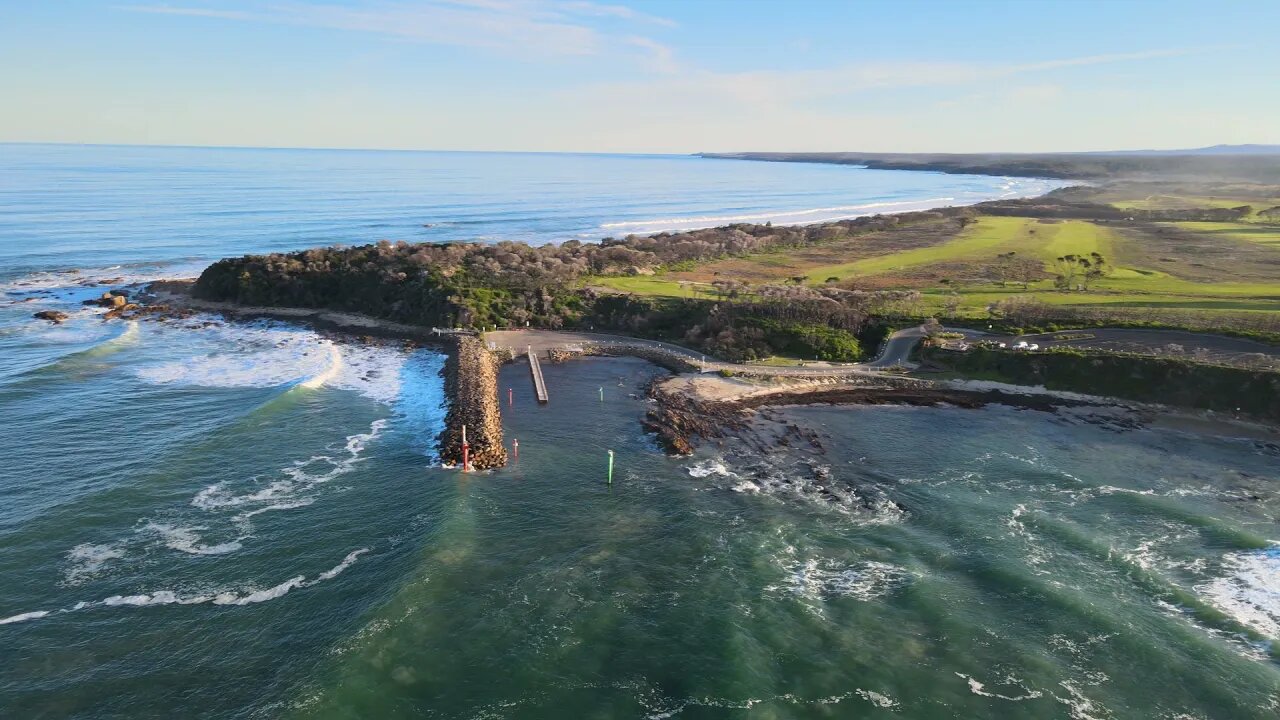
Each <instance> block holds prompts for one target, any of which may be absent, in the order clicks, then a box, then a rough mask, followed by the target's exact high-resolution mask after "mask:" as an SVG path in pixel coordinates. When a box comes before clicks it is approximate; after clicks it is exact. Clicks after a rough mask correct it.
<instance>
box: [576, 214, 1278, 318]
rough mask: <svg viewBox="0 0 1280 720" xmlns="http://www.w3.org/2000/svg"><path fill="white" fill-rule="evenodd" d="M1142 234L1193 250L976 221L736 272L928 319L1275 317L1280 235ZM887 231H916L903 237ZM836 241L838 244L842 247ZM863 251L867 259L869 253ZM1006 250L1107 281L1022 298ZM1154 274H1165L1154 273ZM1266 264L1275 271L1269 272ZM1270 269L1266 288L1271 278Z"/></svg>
mask: <svg viewBox="0 0 1280 720" xmlns="http://www.w3.org/2000/svg"><path fill="white" fill-rule="evenodd" d="M1128 203H1129V205H1130V206H1131V207H1147V206H1151V207H1167V206H1169V203H1178V204H1179V206H1183V205H1181V204H1182V203H1185V204H1186V205H1185V206H1188V207H1195V206H1196V205H1193V204H1192V203H1199V205H1198V206H1200V207H1205V206H1213V207H1235V206H1238V205H1240V204H1245V203H1242V202H1240V201H1239V200H1236V199H1223V198H1198V197H1197V198H1192V197H1186V198H1172V199H1171V198H1168V197H1166V196H1161V197H1160V198H1157V199H1146V200H1143V199H1136V200H1130V201H1128ZM1114 204H1117V205H1121V204H1122V203H1120V202H1117V203H1114ZM1254 204H1255V205H1256V206H1257V205H1258V204H1257V203H1256V202H1255V203H1254ZM1148 227H1150V228H1156V229H1158V228H1159V227H1176V228H1177V229H1178V230H1180V231H1183V232H1184V233H1192V234H1194V235H1193V236H1192V237H1193V238H1194V239H1196V240H1197V241H1198V242H1199V244H1195V243H1188V242H1187V241H1186V238H1187V237H1188V236H1187V235H1176V236H1173V237H1172V238H1169V237H1164V236H1155V235H1151V234H1150V232H1151V231H1149V230H1148V231H1141V232H1134V231H1133V230H1132V229H1131V228H1130V229H1125V228H1128V226H1123V225H1122V226H1112V225H1108V224H1106V223H1095V222H1091V221H1087V220H1041V219H1036V218H1024V217H1003V216H981V217H979V218H978V220H977V222H975V223H973V224H971V225H969V226H968V227H965V228H964V230H963V231H960V232H959V233H955V234H947V235H942V236H941V237H942V238H944V239H942V240H941V241H939V242H937V243H936V244H932V245H927V246H924V247H919V242H918V241H917V242H916V243H915V245H916V246H914V247H912V246H911V245H910V244H907V246H906V248H905V249H897V250H895V249H892V244H890V245H889V246H888V247H889V248H890V249H889V250H888V251H887V252H884V253H882V254H878V255H873V256H871V257H860V258H858V259H854V260H851V261H849V262H843V263H831V264H822V263H821V260H824V259H831V258H838V257H839V254H840V251H839V250H838V249H837V250H831V249H828V250H824V251H823V253H821V254H817V253H813V252H812V251H797V252H795V253H791V252H778V253H768V254H761V255H755V256H748V257H743V258H737V259H735V260H733V261H732V263H733V265H732V267H733V268H734V269H736V270H737V271H738V272H741V271H742V270H744V269H747V270H751V271H753V272H752V273H750V275H751V276H757V277H765V278H774V279H772V280H767V281H768V282H778V283H781V282H783V280H784V279H786V278H789V277H791V276H794V275H799V274H803V275H805V276H806V277H807V278H808V283H809V284H810V285H821V284H823V283H825V282H826V281H827V279H829V278H838V279H839V281H840V282H841V283H846V282H850V283H853V284H854V285H855V286H857V287H868V288H902V289H916V290H919V291H920V292H921V293H922V301H921V304H922V305H923V306H924V308H925V309H926V310H928V311H936V310H939V309H942V308H943V307H945V306H946V305H948V304H954V303H956V302H957V301H958V306H957V311H958V313H959V314H962V315H968V316H971V317H979V316H985V314H986V312H987V308H988V307H989V306H990V305H992V304H994V303H997V302H999V301H1001V300H1007V299H1009V298H1012V297H1015V296H1031V297H1034V298H1035V299H1036V300H1038V301H1040V302H1044V303H1049V304H1053V305H1072V306H1079V307H1116V308H1141V307H1154V308H1166V309H1178V310H1192V311H1203V312H1242V311H1247V312H1280V226H1276V225H1274V224H1272V225H1268V224H1263V223H1260V222H1242V223H1208V222H1178V223H1159V224H1151V225H1150V226H1148ZM1121 230H1123V232H1121ZM893 232H902V233H909V232H912V230H911V229H910V228H902V229H898V230H894V231H893ZM1144 232H1146V233H1147V234H1143V233H1144ZM1219 239H1220V241H1221V242H1220V243H1219ZM842 242H843V243H846V244H840V243H842ZM856 242H858V241H857V240H856V239H855V240H854V241H837V242H836V243H835V244H833V245H831V246H830V247H831V248H844V247H848V248H850V249H851V250H850V251H851V252H856V251H859V247H858V246H857V245H856V244H849V243H856ZM1153 243H1154V244H1153ZM1206 243H1208V244H1209V245H1210V246H1211V248H1212V249H1221V250H1222V251H1223V252H1225V253H1227V254H1228V258H1229V261H1230V262H1237V263H1242V264H1240V265H1239V267H1240V268H1241V275H1239V276H1234V277H1237V278H1247V281H1246V280H1245V279H1232V278H1233V275H1232V273H1231V271H1230V267H1231V266H1229V265H1228V266H1227V267H1228V270H1227V271H1226V272H1224V271H1223V270H1222V267H1223V266H1222V265H1221V258H1218V260H1217V262H1218V265H1216V266H1215V268H1216V272H1217V274H1216V275H1215V274H1213V273H1212V272H1210V271H1209V268H1208V266H1206V265H1204V264H1203V263H1204V262H1206V261H1207V260H1206V259H1205V257H1204V252H1205V250H1204V248H1205V244H1206ZM1246 243H1247V244H1246ZM1249 245H1255V246H1262V247H1264V248H1267V250H1265V251H1259V250H1258V249H1256V247H1255V249H1254V250H1253V251H1252V253H1253V254H1252V255H1248V256H1244V255H1240V249H1241V248H1244V249H1248V247H1249ZM881 247H884V246H883V245H882V246H881ZM1272 249H1274V250H1276V251H1277V252H1276V253H1275V255H1274V258H1275V261H1274V263H1273V262H1271V261H1270V258H1271V257H1272V256H1271V254H1270V250H1272ZM861 252H862V253H863V254H865V250H862V251H861ZM1008 252H1013V253H1016V255H1017V257H1020V258H1033V259H1035V260H1038V261H1040V262H1041V263H1042V264H1043V268H1044V270H1045V272H1046V273H1047V274H1050V275H1051V274H1054V273H1055V272H1056V270H1055V262H1054V261H1055V259H1056V258H1058V257H1061V256H1064V255H1084V256H1087V255H1089V254H1091V253H1095V252H1096V253H1099V254H1101V255H1102V256H1104V257H1105V258H1106V259H1107V262H1108V271H1107V274H1106V276H1105V277H1102V278H1099V279H1096V280H1094V281H1093V282H1092V283H1091V284H1090V288H1089V290H1088V291H1078V290H1077V291H1070V292H1064V291H1061V290H1059V289H1057V288H1055V287H1054V286H1053V281H1052V280H1051V279H1044V280H1040V281H1038V282H1032V283H1030V284H1029V285H1028V287H1027V288H1025V289H1024V288H1023V287H1022V286H1021V285H1015V284H1012V283H1010V284H1007V285H1001V284H999V283H998V282H995V281H993V279H992V275H993V273H992V272H991V267H992V266H993V265H994V264H995V262H996V257H997V256H998V255H1000V254H1003V253H1008ZM1260 252H1261V254H1259V253H1260ZM1170 255H1172V256H1173V257H1170ZM1237 255H1239V259H1236V258H1237ZM815 259H819V263H817V264H815V263H814V260H815ZM1170 260H1174V261H1176V262H1169V261H1170ZM1157 265H1159V266H1160V267H1162V268H1164V269H1157V267H1156V266H1157ZM1273 265H1274V267H1275V269H1274V271H1272V270H1271V269H1270V268H1271V267H1272V266H1273ZM712 267H713V268H715V269H721V270H725V272H726V275H730V276H733V275H737V274H738V273H736V272H734V273H731V272H730V270H728V269H727V266H726V265H713V266H712ZM1245 270H1247V272H1245ZM1273 272H1274V276H1275V281H1274V282H1272V281H1269V280H1268V278H1270V277H1271V274H1272V273H1273ZM715 274H720V273H719V272H717V273H715ZM1259 280H1262V281H1259ZM592 284H595V285H601V286H605V287H609V288H612V289H615V290H619V291H623V292H632V293H637V294H642V295H659V296H669V297H704V298H715V297H716V293H715V292H714V291H713V290H712V289H711V286H710V284H709V283H699V282H693V281H690V280H687V279H686V280H683V281H681V280H679V279H677V278H673V277H670V276H663V275H659V276H649V277H617V278H600V279H597V280H593V282H592Z"/></svg>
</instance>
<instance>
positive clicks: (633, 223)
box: [600, 197, 955, 228]
mask: <svg viewBox="0 0 1280 720" xmlns="http://www.w3.org/2000/svg"><path fill="white" fill-rule="evenodd" d="M940 202H955V198H953V197H940V198H924V199H921V200H895V201H891V202H890V201H886V202H875V203H865V204H862V205H837V206H835V207H822V208H809V209H807V210H783V211H778V212H763V213H753V214H750V215H704V216H700V217H680V218H654V219H651V220H629V221H626V222H613V223H603V224H601V225H600V227H602V228H625V227H645V226H648V225H673V224H683V223H718V222H742V221H745V220H767V219H770V218H785V217H795V216H797V215H813V214H815V213H833V212H834V213H842V212H849V211H851V210H873V209H875V208H890V207H901V206H904V205H919V204H922V203H940Z"/></svg>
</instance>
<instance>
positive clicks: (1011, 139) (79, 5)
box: [0, 0, 1280, 153]
mask: <svg viewBox="0 0 1280 720" xmlns="http://www.w3.org/2000/svg"><path fill="white" fill-rule="evenodd" d="M1278 27H1280V2H1277V1H1276V0H1259V1H1256V2H1244V1H1232V0H1218V1H1215V2H1204V1H1203V0H1194V1H1184V0H1163V1H1161V2H1137V1H1129V2H1126V1H1124V0H1109V1H1106V2H1103V1H1101V0H1099V1H1096V2H1095V1H1093V0H1064V1H1062V2H1045V1H1040V0H1016V1H1012V2H995V1H979V0H898V1H896V2H877V1H873V0H860V1H855V0H847V1H837V0H823V1H810V2H804V1H801V0H792V1H791V2H763V1H753V0H736V1H724V2H720V1H718V0H682V1H680V0H675V1H653V2H627V3H625V4H624V3H623V2H621V1H620V0H618V1H615V0H605V1H603V2H594V1H591V0H385V1H384V0H323V1H314V2H313V1H309V0H281V1H278V2H277V1H271V0H266V1H251V0H241V1H233V2H220V1H218V0H172V1H166V2H153V1H150V0H119V1H118V2H91V1H88V0H83V1H81V0H0V142H71V143H121V144H161V145H219V146H225V145H230V146H266V147H340V148H398V149H434V150H524V151H580V152H671V153H691V152H702V151H709V152H715V151H749V150H757V151H763V150H773V151H867V152H990V151H1009V152H1044V151H1077V150H1119V149H1147V148H1186V147H1200V146H1205V145H1214V144H1219V143H1228V144H1236V143H1280V92H1277V87H1280V42H1277V41H1276V38H1275V32H1276V28H1278Z"/></svg>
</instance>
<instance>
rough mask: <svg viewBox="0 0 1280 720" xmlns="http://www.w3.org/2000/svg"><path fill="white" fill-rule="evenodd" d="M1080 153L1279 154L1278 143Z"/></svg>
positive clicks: (1279, 146) (1279, 147)
mask: <svg viewBox="0 0 1280 720" xmlns="http://www.w3.org/2000/svg"><path fill="white" fill-rule="evenodd" d="M1080 154H1082V155H1280V145H1211V146H1209V147H1202V148H1188V149H1184V150H1099V151H1094V152H1088V153H1080Z"/></svg>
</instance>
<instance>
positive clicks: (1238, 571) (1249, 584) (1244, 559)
mask: <svg viewBox="0 0 1280 720" xmlns="http://www.w3.org/2000/svg"><path fill="white" fill-rule="evenodd" d="M1222 569H1223V570H1224V571H1225V572H1226V573H1227V574H1226V575H1224V576H1223V577H1219V578H1217V579H1215V580H1212V581H1210V582H1207V583H1204V584H1202V585H1197V586H1196V588H1195V589H1196V591H1197V592H1199V593H1200V594H1201V595H1202V596H1204V597H1205V598H1207V599H1208V601H1209V602H1210V603H1212V604H1213V605H1214V606H1216V607H1217V608H1218V609H1220V610H1222V611H1223V612H1225V613H1227V614H1228V615H1230V616H1231V617H1233V618H1235V619H1236V620H1237V621H1239V622H1240V623H1241V624H1243V625H1245V626H1247V627H1249V628H1251V629H1253V630H1254V631H1256V632H1258V633H1261V634H1262V635H1266V636H1267V637H1269V638H1272V639H1276V640H1280V546H1276V547H1271V548H1267V549H1266V550H1255V551H1249V552H1235V553H1228V554H1227V555H1225V556H1223V558H1222Z"/></svg>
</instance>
